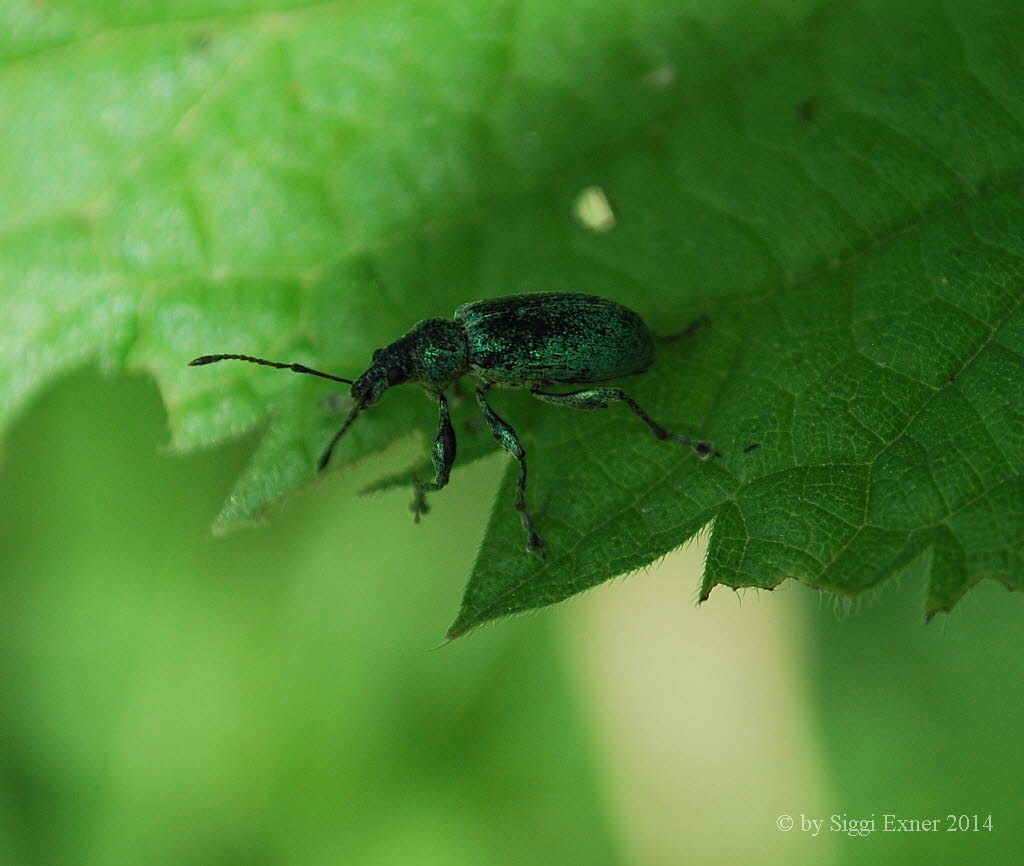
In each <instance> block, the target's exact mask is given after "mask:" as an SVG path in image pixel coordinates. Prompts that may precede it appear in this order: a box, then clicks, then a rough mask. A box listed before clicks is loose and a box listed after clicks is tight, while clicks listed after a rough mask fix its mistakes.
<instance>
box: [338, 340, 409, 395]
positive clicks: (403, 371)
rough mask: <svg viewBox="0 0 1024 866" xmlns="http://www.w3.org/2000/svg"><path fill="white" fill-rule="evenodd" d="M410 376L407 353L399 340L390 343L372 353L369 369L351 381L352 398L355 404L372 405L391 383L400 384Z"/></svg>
mask: <svg viewBox="0 0 1024 866" xmlns="http://www.w3.org/2000/svg"><path fill="white" fill-rule="evenodd" d="M410 378H411V377H410V374H409V364H408V357H407V353H406V352H405V351H404V350H403V348H402V346H401V345H400V341H399V342H398V343H392V344H391V345H390V346H388V347H387V348H385V349H377V351H375V352H374V353H373V363H372V364H370V367H369V369H367V371H366V372H365V373H363V375H362V376H360V377H359V378H358V379H356V380H355V382H353V383H352V399H353V400H355V401H356V405H357V406H360V407H363V406H372V405H373V404H374V403H376V402H377V401H378V400H379V399H380V397H381V394H383V393H384V392H385V391H387V389H388V388H390V387H391V386H392V385H401V384H402V383H403V382H408V381H409V379H410Z"/></svg>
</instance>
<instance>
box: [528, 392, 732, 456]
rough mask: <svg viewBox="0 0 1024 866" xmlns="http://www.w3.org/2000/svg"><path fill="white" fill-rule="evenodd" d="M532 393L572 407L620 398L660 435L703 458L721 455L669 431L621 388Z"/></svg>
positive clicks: (597, 406)
mask: <svg viewBox="0 0 1024 866" xmlns="http://www.w3.org/2000/svg"><path fill="white" fill-rule="evenodd" d="M530 393H531V394H533V396H534V397H536V398H537V399H538V400H543V401H544V402H545V403H554V404H555V405H556V406H566V407H568V408H569V409H604V408H605V407H606V406H608V404H609V403H615V402H619V401H621V402H623V403H625V404H626V405H627V406H629V408H630V409H632V410H633V411H634V412H635V413H636V414H637V415H639V416H640V418H641V420H642V421H643V422H644V423H645V424H646V425H647V426H648V427H650V428H651V432H652V433H654V435H655V436H657V437H658V438H659V439H671V440H673V441H674V442H678V443H679V444H680V445H686V446H688V447H690V448H692V449H693V450H694V451H696V452H697V456H698V457H700V459H701V460H707V459H708V458H709V457H719V456H721V455H720V454H719V453H718V449H717V448H715V446H714V445H712V444H711V443H710V442H698V441H696V440H694V439H690V438H688V437H686V436H682V435H680V434H679V433H671V432H669V431H668V430H666V429H665V428H664V427H662V426H661V425H660V424H659V423H658V422H657V421H655V420H654V419H653V418H652V417H651V416H650V415H648V414H647V413H646V412H645V411H644V410H643V409H642V408H640V404H639V403H637V402H636V400H634V399H633V398H632V397H630V396H629V394H627V393H626V392H625V391H623V390H621V389H619V388H584V389H583V390H582V391H571V392H569V393H568V394H552V393H550V392H548V391H538V390H531V391H530Z"/></svg>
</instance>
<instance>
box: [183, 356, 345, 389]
mask: <svg viewBox="0 0 1024 866" xmlns="http://www.w3.org/2000/svg"><path fill="white" fill-rule="evenodd" d="M218 361H248V362H249V363H250V364H262V365H263V366H264V367H276V368H277V369H278V370H291V371H292V372H293V373H309V374H310V375H311V376H320V377H321V378H322V379H333V380H334V381H335V382H344V383H345V384H346V385H351V384H353V381H352V379H343V378H342V377H341V376H332V375H331V374H330V373H322V372H321V371H320V370H314V369H313V368H312V367H307V366H306V365H305V364H282V363H281V362H280V361H267V360H266V359H264V358H254V357H252V355H200V356H199V357H198V358H193V359H192V360H191V361H189V362H188V365H189V366H190V367H202V366H203V365H204V364H216V363H217V362H218Z"/></svg>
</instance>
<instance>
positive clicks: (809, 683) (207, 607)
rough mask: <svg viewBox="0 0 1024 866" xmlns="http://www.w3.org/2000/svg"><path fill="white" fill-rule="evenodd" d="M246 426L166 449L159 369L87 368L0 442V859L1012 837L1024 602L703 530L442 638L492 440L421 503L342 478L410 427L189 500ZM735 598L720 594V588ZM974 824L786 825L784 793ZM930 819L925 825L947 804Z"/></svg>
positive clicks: (472, 859)
mask: <svg viewBox="0 0 1024 866" xmlns="http://www.w3.org/2000/svg"><path fill="white" fill-rule="evenodd" d="M256 441H257V437H256V436H252V437H247V438H245V439H243V440H240V441H237V442H236V443H234V444H232V445H231V446H229V447H225V448H221V449H218V450H215V451H210V452H207V453H202V454H197V455H194V456H189V457H184V458H183V457H180V456H169V455H168V454H166V453H162V451H163V449H164V448H165V446H166V444H167V442H168V433H167V430H166V420H165V416H164V412H163V409H162V407H161V403H160V400H159V398H158V394H157V391H156V389H155V387H154V386H153V384H152V383H151V382H149V381H146V380H144V379H140V378H129V377H120V378H114V379H105V378H101V377H100V376H98V375H97V374H96V373H95V372H94V371H92V370H82V371H80V372H77V373H75V374H73V375H71V376H69V377H67V378H65V379H63V380H62V381H61V382H60V383H59V384H58V385H56V386H54V387H52V388H50V389H48V390H47V391H46V392H45V393H44V394H43V396H42V397H41V398H40V399H38V400H37V401H36V402H35V404H34V405H33V407H32V408H31V410H30V411H29V412H28V413H27V414H25V415H24V416H23V417H22V418H21V420H20V422H19V423H18V424H17V425H16V427H15V429H14V430H13V432H12V433H11V435H10V436H9V437H8V438H7V441H6V445H5V451H4V459H3V466H2V480H0V484H2V488H3V491H4V496H3V505H2V510H0V537H2V538H3V539H4V557H3V565H2V573H0V593H2V600H0V604H2V607H0V611H2V620H0V670H2V683H0V688H2V695H3V699H2V713H0V732H2V736H0V744H2V745H0V755H2V763H0V767H2V786H0V862H2V863H4V864H11V866H21V864H26V866H27V864H104V866H111V864H138V863H146V864H206V866H211V864H253V866H258V864H303V866H305V864H348V863H359V864H374V866H376V864H392V863H393V864H435V863H436V864H442V863H443V864H445V866H452V864H460V863H466V864H469V863H474V864H477V863H496V864H500V863H512V862H516V863H522V862H531V863H588V864H602V863H607V864H636V866H661V864H678V863H689V862H699V863H723V864H724V863H736V862H749V863H815V864H820V863H846V862H849V863H874V862H877V863H889V862H893V860H894V859H895V858H896V857H897V856H898V857H899V859H900V862H921V863H963V862H965V861H969V862H977V863H998V862H1007V859H1006V858H1007V857H1009V852H1011V851H1014V850H1018V851H1019V850H1020V849H1021V846H1022V845H1024V831H1022V827H1021V822H1020V819H1019V815H1020V806H1021V772H1020V771H1021V767H1022V766H1024V745H1022V739H1021V737H1020V731H1021V730H1024V698H1022V695H1021V688H1020V650H1019V635H1020V632H1021V626H1022V624H1024V607H1022V605H1021V599H1020V598H1019V597H1017V596H1012V595H1009V594H1007V593H1006V592H1005V591H1004V590H1003V589H1001V588H999V587H997V586H995V585H991V586H989V585H982V586H979V587H978V588H977V589H976V590H975V591H974V592H972V593H971V594H970V595H968V597H967V598H966V599H965V600H964V602H963V603H962V604H961V605H960V606H959V607H958V608H957V610H956V611H955V613H954V614H953V615H952V616H950V617H940V618H939V619H938V620H937V621H935V622H933V623H932V624H931V625H928V626H925V625H924V624H923V623H922V622H921V618H920V611H921V594H922V592H923V589H922V585H921V583H920V581H918V580H917V579H916V578H915V577H914V576H913V575H912V574H908V575H907V576H905V577H904V579H903V580H902V581H900V582H899V584H898V588H895V589H893V590H892V591H889V592H886V593H885V594H884V595H883V596H881V597H880V598H878V599H875V600H871V601H867V602H864V603H862V604H860V605H858V606H857V608H856V609H855V610H853V611H850V612H848V613H847V615H845V616H837V614H836V612H835V611H834V610H833V606H832V603H831V601H830V600H829V599H826V598H824V597H819V596H817V595H815V594H814V593H812V592H810V591H807V590H804V589H802V588H798V587H796V586H785V587H783V588H780V590H778V591H776V592H775V593H763V594H760V595H756V594H745V595H739V596H737V595H735V594H733V593H726V592H723V591H719V592H717V593H715V595H713V597H712V599H711V600H710V602H708V603H707V604H705V605H704V606H703V607H701V608H699V609H696V608H695V607H694V605H693V599H694V596H695V592H696V586H697V580H698V575H699V567H700V555H701V551H700V549H699V547H696V546H694V547H692V548H691V549H689V550H687V551H683V552H682V553H680V554H678V555H674V556H672V557H669V558H668V559H667V560H665V561H664V562H663V563H662V564H661V565H660V566H658V567H656V568H653V569H652V570H651V571H650V572H649V573H647V574H638V575H634V576H632V577H629V578H628V579H622V580H618V581H613V582H612V583H610V584H607V585H606V586H604V587H602V588H601V589H599V590H597V591H594V592H591V593H589V594H587V595H585V596H583V597H581V598H578V599H575V600H573V601H570V602H568V603H566V604H564V605H562V606H560V607H557V608H553V609H549V610H547V611H543V612H541V613H538V614H533V615H528V616H523V617H519V618H516V619H513V620H510V621H506V622H501V623H497V624H494V625H491V626H487V627H485V628H483V629H480V630H479V631H477V632H475V633H473V634H471V635H469V636H468V637H466V638H463V639H460V640H458V641H455V642H453V643H451V644H447V645H440V644H441V642H440V636H441V635H442V634H443V632H444V628H445V627H446V626H447V624H448V622H449V621H450V618H451V616H452V614H453V612H454V611H455V609H456V605H457V602H458V599H459V596H460V593H461V589H462V585H463V582H464V580H465V577H466V574H467V573H468V570H469V568H470V565H471V561H472V558H473V556H474V553H475V549H474V546H475V544H476V541H475V539H477V538H479V536H480V533H481V531H482V529H483V522H484V519H485V515H486V514H487V508H488V506H489V505H490V502H491V500H492V497H493V496H494V491H495V488H496V485H497V482H498V476H499V474H500V471H501V468H502V465H503V463H502V459H501V458H496V459H495V458H492V459H488V460H485V461H483V462H481V463H478V464H476V465H473V466H471V467H469V468H465V467H461V468H459V469H458V470H457V471H456V473H455V475H454V476H453V483H452V484H451V486H450V487H449V488H448V490H446V491H445V494H444V495H443V496H438V497H437V498H436V508H435V511H434V512H432V513H431V514H430V515H429V518H428V519H426V520H425V521H424V523H423V524H421V525H420V526H418V527H417V526H414V525H413V523H412V521H411V519H410V517H409V514H408V512H407V510H406V509H407V504H408V503H407V499H408V496H407V493H406V492H404V491H402V492H394V493H388V494H383V495H379V496H374V497H369V498H359V497H357V496H356V495H355V492H356V490H357V489H358V488H359V487H360V485H362V484H365V483H366V482H367V481H368V480H371V479H372V478H374V477H376V476H377V475H378V474H379V473H381V472H383V471H387V470H389V469H395V468H397V467H399V466H401V465H403V461H404V460H406V459H407V458H408V456H409V455H408V453H406V452H407V451H409V449H411V447H412V445H411V443H404V444H402V445H400V446H398V447H396V448H395V449H393V451H392V452H390V453H389V454H388V455H385V456H384V457H383V458H380V459H373V460H369V461H367V462H366V463H365V464H364V465H362V466H360V467H358V468H357V469H356V470H354V471H352V472H350V473H349V474H347V475H342V476H341V477H338V476H337V475H336V476H332V477H331V478H329V479H327V480H325V481H324V482H323V483H322V484H320V485H318V486H317V487H316V488H315V489H312V490H307V491H306V492H304V493H302V494H301V495H297V496H295V497H293V499H292V500H291V501H290V502H289V503H288V505H287V506H286V507H285V509H284V510H283V513H281V514H280V515H279V516H278V517H277V518H276V519H275V520H274V521H272V522H271V523H270V524H269V525H267V526H266V527H264V528H261V529H257V530H253V531H249V532H243V533H240V534H236V535H233V536H230V537H228V538H226V539H215V538H212V537H211V536H210V534H209V530H208V527H209V524H210V522H211V520H212V518H213V516H214V515H215V514H216V512H217V509H218V508H219V506H220V504H221V501H222V499H223V497H224V496H225V495H227V493H228V491H229V490H230V487H231V484H232V481H233V479H234V478H235V477H236V474H237V472H238V471H239V469H240V467H241V466H242V465H243V463H244V462H245V460H246V457H247V455H248V454H249V453H250V452H251V451H252V449H253V448H254V447H255V445H256ZM737 599H739V603H737ZM884 812H893V813H896V814H898V815H900V816H901V817H916V818H925V817H944V816H945V815H946V814H947V813H950V812H954V813H957V814H960V813H966V814H974V813H978V814H980V815H982V816H986V815H988V814H990V813H991V814H992V816H993V830H992V831H991V832H979V833H959V832H957V833H947V832H944V831H943V832H936V833H905V834H883V833H881V832H878V833H876V834H874V835H872V836H869V837H866V838H853V837H849V836H845V835H842V834H839V833H834V832H832V833H829V832H823V833H822V834H821V835H819V836H818V837H816V838H814V837H811V836H810V835H809V834H807V833H801V832H799V831H798V830H793V831H791V832H789V833H783V832H780V831H779V830H778V829H777V828H776V824H775V822H776V820H777V818H778V816H779V815H781V814H790V815H792V816H794V818H796V819H797V820H799V816H800V814H801V813H803V814H805V815H807V816H809V817H816V818H822V817H825V818H828V816H830V815H832V814H843V813H846V814H847V815H848V816H849V817H855V818H866V817H869V816H870V815H871V813H875V814H876V815H877V816H878V817H879V819H880V816H881V814H882V813H884ZM943 826H945V825H944V823H943Z"/></svg>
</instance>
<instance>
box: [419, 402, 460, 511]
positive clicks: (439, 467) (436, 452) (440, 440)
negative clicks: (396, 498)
mask: <svg viewBox="0 0 1024 866" xmlns="http://www.w3.org/2000/svg"><path fill="white" fill-rule="evenodd" d="M431 396H432V397H433V398H434V399H435V400H437V405H438V409H439V418H438V423H437V433H436V434H435V436H434V447H433V448H432V449H431V452H430V456H431V459H432V460H433V461H434V480H433V481H420V480H419V479H418V478H414V479H413V480H412V483H413V486H414V487H415V488H416V494H415V496H414V497H413V500H412V505H410V506H409V510H410V511H412V513H413V519H414V520H415V521H416V522H417V523H419V522H420V515H421V514H426V513H427V512H428V511H430V506H429V505H427V493H428V492H429V491H433V490H440V489H441V488H442V487H444V486H445V485H446V484H447V483H448V476H449V475H450V474H451V471H452V464H453V463H454V462H455V430H454V428H453V427H452V419H451V416H450V415H449V414H448V400H447V399H446V398H445V396H444V394H441V393H440V392H438V393H431Z"/></svg>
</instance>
